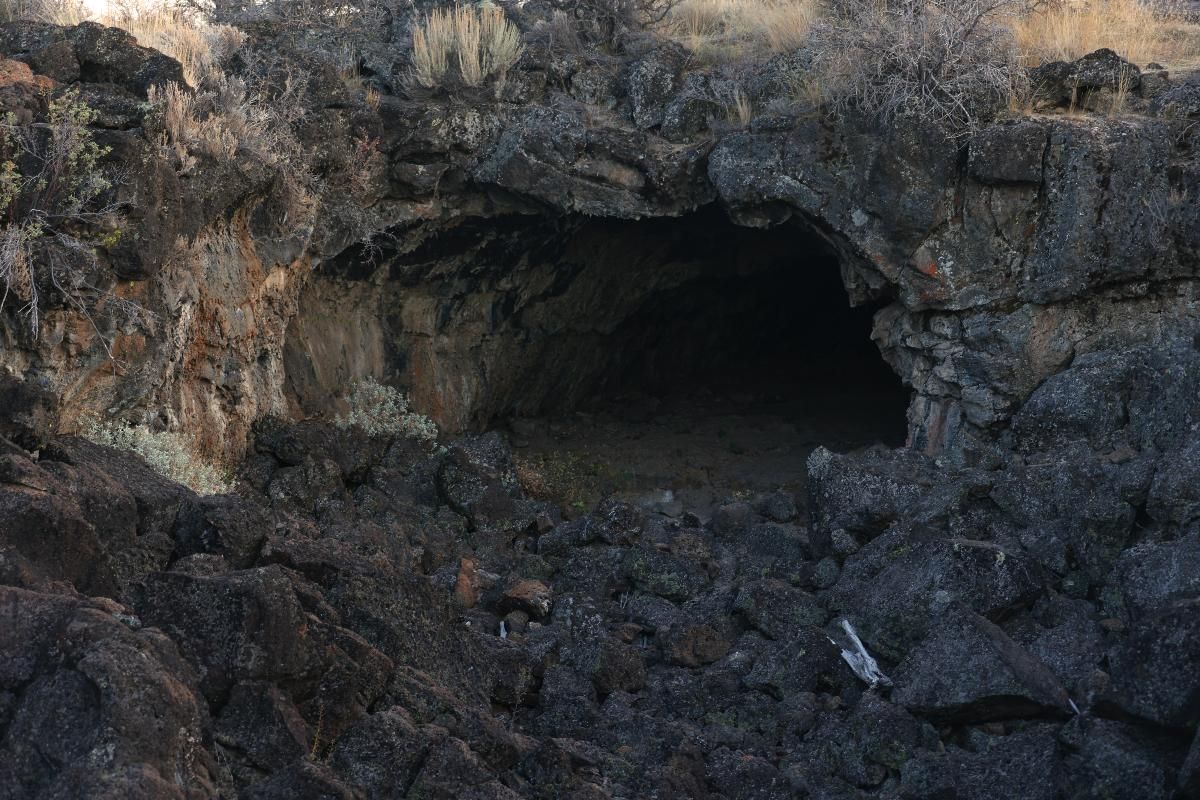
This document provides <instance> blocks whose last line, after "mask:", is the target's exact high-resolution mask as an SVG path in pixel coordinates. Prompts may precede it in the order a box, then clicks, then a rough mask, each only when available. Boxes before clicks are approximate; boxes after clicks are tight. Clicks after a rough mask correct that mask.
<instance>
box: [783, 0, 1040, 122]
mask: <svg viewBox="0 0 1200 800" xmlns="http://www.w3.org/2000/svg"><path fill="white" fill-rule="evenodd" d="M1012 8H1013V6H1012V4H1011V2H1010V0H838V2H837V3H836V4H835V5H834V6H832V7H831V8H830V10H829V11H828V13H826V14H825V16H824V17H823V18H822V19H820V20H818V21H817V22H816V23H815V24H814V25H813V26H812V29H811V30H810V31H809V42H808V45H807V53H808V57H809V59H810V63H811V71H812V73H813V74H814V81H815V84H816V86H817V87H818V88H819V91H820V95H821V99H822V101H823V103H824V105H825V106H826V107H827V108H829V109H830V110H832V111H833V112H835V113H838V114H845V113H851V112H859V113H865V114H867V115H869V116H872V117H875V118H877V119H879V120H880V121H881V122H883V123H887V124H892V123H896V122H897V121H900V120H907V121H909V122H914V123H920V124H922V125H925V126H928V127H930V128H935V129H939V130H941V131H943V132H944V133H946V134H948V135H950V136H961V135H965V134H968V133H970V132H971V131H973V130H974V129H975V128H976V127H977V126H978V125H979V124H980V123H981V122H982V121H985V120H986V119H987V118H988V117H989V116H990V115H991V113H992V112H994V111H995V110H996V109H997V108H999V107H1001V106H1003V105H1005V104H1006V103H1007V102H1008V99H1009V98H1010V97H1011V96H1012V95H1013V94H1014V92H1019V91H1020V84H1021V83H1022V81H1023V80H1024V71H1023V70H1022V69H1021V68H1020V66H1019V64H1018V62H1017V50H1016V43H1015V39H1014V36H1013V32H1012V28H1011V27H1010V26H1009V25H1008V24H1007V15H1009V14H1010V13H1012Z"/></svg>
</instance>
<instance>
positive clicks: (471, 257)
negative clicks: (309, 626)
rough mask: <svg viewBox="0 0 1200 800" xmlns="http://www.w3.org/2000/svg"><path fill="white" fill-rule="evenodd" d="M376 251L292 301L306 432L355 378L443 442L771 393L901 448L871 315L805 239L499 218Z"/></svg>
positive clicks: (321, 276) (897, 408)
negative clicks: (435, 425)
mask: <svg viewBox="0 0 1200 800" xmlns="http://www.w3.org/2000/svg"><path fill="white" fill-rule="evenodd" d="M387 248H388V249H385V250H383V251H382V252H376V253H375V254H374V258H375V260H374V264H375V266H374V268H373V269H364V267H363V264H364V258H363V254H362V253H355V252H353V251H348V252H347V253H346V254H343V256H342V257H340V258H339V259H335V260H334V261H331V262H328V263H327V264H325V265H323V267H322V268H321V270H320V272H319V273H318V275H317V276H316V277H315V278H314V280H313V282H312V284H311V285H310V286H309V288H308V290H307V291H306V292H305V294H304V296H303V297H302V299H301V306H300V312H299V313H298V314H297V317H296V320H295V321H294V322H293V325H292V328H291V329H290V330H289V336H288V343H287V351H286V363H287V368H288V383H289V386H290V388H291V390H292V394H293V397H294V400H295V403H296V404H297V406H298V411H299V412H300V413H302V414H303V415H306V416H312V415H320V414H327V413H329V411H330V406H329V401H330V398H331V397H336V396H337V395H339V394H342V393H344V390H345V387H346V386H347V385H349V383H350V382H352V381H353V379H355V378H357V377H362V376H364V375H368V374H369V375H373V376H376V377H381V378H383V379H384V380H388V381H389V382H392V383H395V384H396V385H399V386H401V387H403V388H405V389H406V390H407V391H409V392H410V393H411V395H412V397H413V401H414V406H415V407H417V408H418V409H421V410H423V411H425V412H426V413H429V414H431V415H432V416H433V417H434V418H435V419H436V420H437V421H438V422H439V423H440V424H441V425H442V426H443V427H444V428H445V429H448V430H451V431H463V430H479V429H484V428H487V427H489V426H491V425H493V424H495V423H496V422H497V421H498V420H503V419H505V418H508V417H513V416H518V417H519V416H529V415H537V414H561V413H566V412H569V411H572V410H577V409H586V408H587V407H589V406H592V405H594V404H596V403H598V402H603V401H605V400H611V399H612V398H617V397H620V396H622V395H623V394H630V393H633V394H641V395H652V396H657V395H664V394H670V393H672V392H677V391H684V392H687V391H697V390H716V391H721V392H736V391H738V389H739V386H741V387H746V388H749V389H751V390H753V391H759V392H761V391H772V388H771V387H772V386H774V391H775V392H776V393H777V394H780V395H783V396H786V397H790V398H792V400H793V401H794V405H795V408H794V413H796V414H805V413H807V414H810V415H811V414H817V415H824V416H825V417H827V418H828V420H829V421H830V423H831V424H837V425H840V426H841V427H842V428H845V429H846V430H847V431H849V433H850V436H849V439H848V440H847V441H850V443H857V444H867V443H870V442H871V441H882V442H884V443H885V444H888V445H891V446H896V445H902V444H904V436H905V432H906V423H905V409H906V406H907V402H908V395H907V392H906V390H905V389H904V388H903V386H902V385H901V384H900V381H899V379H898V378H897V377H896V376H895V375H894V373H892V371H891V370H890V369H889V368H888V367H887V365H886V364H885V363H884V361H883V359H882V358H881V356H880V353H879V351H878V349H877V348H876V347H875V345H874V344H873V343H872V342H871V340H870V334H871V318H872V315H873V313H874V312H875V311H876V310H877V309H878V307H879V306H878V303H876V304H868V305H863V306H859V307H857V308H853V307H851V305H850V300H849V297H848V296H847V293H846V290H845V288H844V284H843V281H844V279H845V276H844V275H843V269H842V265H841V264H840V261H839V258H838V255H837V254H836V252H835V250H834V248H833V247H832V246H831V245H830V243H829V241H828V240H827V239H826V238H825V237H824V236H822V235H821V234H819V233H818V232H817V231H816V230H815V229H814V228H813V227H812V226H811V225H808V224H806V223H805V222H803V221H801V220H792V221H788V222H784V223H782V224H778V225H775V226H772V227H769V228H751V227H745V226H740V225H737V224H735V223H734V222H732V221H731V220H730V219H729V218H728V216H727V215H726V214H725V212H724V211H723V210H722V209H720V208H717V207H709V208H704V209H701V210H699V211H697V212H694V213H691V214H687V215H684V216H681V217H677V218H653V219H645V220H636V221H634V220H614V219H602V218H589V217H584V216H565V217H563V216H559V217H550V216H537V215H506V216H501V217H494V218H471V219H464V220H460V221H457V222H455V223H454V224H451V225H448V226H446V227H444V228H442V229H438V230H436V231H425V232H424V233H421V232H418V235H409V236H405V237H396V239H395V242H394V243H391V244H389V245H387ZM879 302H882V300H881V301H879ZM855 420H857V421H858V423H860V427H861V434H862V435H861V436H859V437H858V439H859V440H860V441H857V442H854V441H851V440H853V439H854V438H855V437H854V436H853V428H854V424H855ZM841 438H843V439H846V437H845V436H843V437H841Z"/></svg>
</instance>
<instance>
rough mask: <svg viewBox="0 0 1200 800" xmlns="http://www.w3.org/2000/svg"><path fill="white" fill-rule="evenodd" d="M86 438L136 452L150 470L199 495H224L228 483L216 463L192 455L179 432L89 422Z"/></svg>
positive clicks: (185, 440) (116, 423)
mask: <svg viewBox="0 0 1200 800" xmlns="http://www.w3.org/2000/svg"><path fill="white" fill-rule="evenodd" d="M81 434H82V435H83V437H84V438H85V439H89V440H91V441H93V442H95V443H96V444H100V445H104V446H105V447H113V448H116V449H117V450H128V451H130V452H133V453H137V454H138V455H139V456H141V457H142V460H144V461H145V462H146V465H147V466H148V467H150V469H152V470H154V471H155V472H157V473H158V474H159V475H162V476H163V477H164V478H167V479H168V480H172V481H175V482H176V483H182V484H183V485H184V486H186V487H188V488H189V489H191V490H192V491H193V492H195V493H196V494H225V493H227V492H229V491H230V488H231V487H230V485H229V482H228V481H227V480H226V479H225V478H224V477H223V476H222V475H221V472H220V470H219V469H217V467H216V466H214V465H213V464H210V463H208V462H206V461H203V460H201V459H199V458H197V457H196V456H194V455H193V454H192V448H191V447H190V446H189V443H188V440H187V439H186V438H185V437H184V436H182V435H181V434H178V433H169V432H167V431H161V432H157V433H156V432H154V431H151V430H150V429H149V428H146V427H145V426H141V425H139V426H130V425H125V424H123V423H119V422H105V423H101V422H97V421H92V422H90V423H88V424H86V425H85V426H84V428H83V430H82V431H81Z"/></svg>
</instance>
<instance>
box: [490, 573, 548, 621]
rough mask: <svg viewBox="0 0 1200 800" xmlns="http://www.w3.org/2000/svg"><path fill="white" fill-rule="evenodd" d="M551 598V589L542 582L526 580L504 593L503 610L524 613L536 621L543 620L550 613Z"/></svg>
mask: <svg viewBox="0 0 1200 800" xmlns="http://www.w3.org/2000/svg"><path fill="white" fill-rule="evenodd" d="M551 596H552V592H551V591H550V587H549V586H547V585H546V584H544V583H542V582H541V581H535V580H524V581H521V582H520V583H518V584H517V585H515V586H513V587H512V588H511V589H509V590H508V591H507V592H505V593H504V598H503V599H502V600H501V608H502V610H505V611H509V610H513V609H516V610H519V611H524V612H525V613H526V614H528V615H529V616H530V617H533V618H534V619H541V618H543V617H545V616H546V615H547V614H549V613H550V602H551Z"/></svg>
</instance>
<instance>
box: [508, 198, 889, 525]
mask: <svg viewBox="0 0 1200 800" xmlns="http://www.w3.org/2000/svg"><path fill="white" fill-rule="evenodd" d="M558 263H559V264H560V265H567V267H568V268H569V269H570V270H571V274H572V275H573V278H572V284H573V285H575V286H581V285H582V286H587V287H589V288H587V289H586V291H582V292H580V293H579V294H578V296H577V297H575V298H574V299H572V300H571V301H570V302H567V303H565V304H564V306H563V308H565V309H569V311H570V315H569V316H570V317H571V319H569V320H565V321H564V320H560V319H557V318H555V320H554V321H547V316H546V315H545V314H544V313H542V314H540V315H539V317H538V319H539V320H541V322H540V324H541V325H542V330H545V331H550V334H549V335H548V336H547V338H546V340H545V342H547V343H555V344H552V345H550V346H546V344H545V343H538V344H533V345H532V347H531V350H530V351H529V352H530V353H537V356H532V355H530V356H527V358H528V359H529V361H530V363H533V362H537V364H538V366H539V371H538V372H537V373H536V375H534V374H530V377H529V380H528V381H527V382H526V383H525V384H524V385H525V386H530V387H532V386H537V387H538V390H537V391H536V392H531V393H529V394H526V395H523V396H521V399H522V400H528V399H529V398H530V397H539V400H538V401H537V403H538V404H537V405H533V406H532V408H533V409H534V410H533V413H532V414H530V413H526V412H523V411H521V410H520V409H519V408H518V409H517V410H516V413H515V414H514V413H512V409H506V410H507V411H509V413H507V414H505V413H501V414H498V415H497V416H496V417H495V418H494V420H495V421H493V422H492V423H490V424H489V425H488V426H487V427H494V426H496V425H498V424H502V423H501V421H503V422H504V423H507V428H508V430H509V432H510V434H511V435H512V440H513V442H514V443H515V444H516V446H517V448H518V453H519V457H520V458H522V459H526V461H527V463H530V464H532V465H534V468H533V469H532V470H531V471H532V472H534V473H536V474H538V475H539V476H541V477H540V478H539V481H541V482H542V483H548V484H549V485H550V487H551V488H550V490H549V491H548V499H553V500H555V501H557V502H558V503H559V505H560V506H562V507H568V506H574V507H576V508H578V509H584V508H590V507H592V506H593V504H594V503H595V502H597V501H598V499H600V498H602V497H606V496H612V495H617V496H622V497H625V498H627V499H631V500H634V501H635V502H638V503H639V504H642V505H644V506H646V507H650V508H655V509H658V510H660V511H663V512H664V513H668V514H677V513H680V511H681V510H682V509H694V510H697V511H700V512H701V513H704V510H705V509H711V508H712V507H713V506H714V504H716V503H718V502H720V500H721V498H723V497H729V496H731V495H736V494H737V493H738V492H741V491H750V492H752V493H753V492H769V491H775V490H781V489H782V490H785V491H789V492H792V493H795V494H796V495H797V496H800V495H801V494H802V491H803V487H804V485H805V483H806V480H807V471H806V466H805V464H806V460H807V457H808V455H809V453H811V452H812V450H813V449H814V448H815V447H816V446H818V445H825V446H827V447H830V448H831V449H834V450H837V451H847V450H852V449H855V448H858V447H864V446H870V445H874V444H883V445H886V446H889V447H899V446H903V445H904V443H905V439H906V435H907V423H906V412H907V406H908V402H909V393H908V390H907V389H906V388H905V387H904V385H903V384H902V383H901V381H900V379H899V378H898V377H897V376H896V374H895V373H894V372H893V371H892V370H891V368H890V367H889V366H888V365H887V363H886V362H885V361H884V360H883V358H882V356H881V354H880V353H879V350H878V349H877V347H876V346H875V344H874V342H873V341H872V340H871V329H872V321H873V317H874V314H875V312H876V311H878V310H879V308H880V307H881V305H882V302H877V303H875V304H870V305H864V306H859V307H851V305H850V300H849V296H848V294H847V292H846V289H845V287H844V286H843V282H842V274H841V269H840V265H839V262H838V257H837V255H836V253H835V252H834V250H833V248H832V247H831V246H830V245H829V244H828V243H827V242H826V241H825V240H824V239H823V238H822V237H821V236H819V235H818V234H816V233H815V232H813V231H812V230H811V229H810V228H809V227H807V226H805V225H802V224H800V223H796V224H789V225H781V226H778V227H775V228H771V229H767V230H761V229H752V228H746V227H739V226H736V225H734V224H732V223H731V222H730V221H729V220H728V219H726V218H725V216H724V215H723V213H721V212H717V211H715V210H714V211H711V212H701V213H699V214H695V215H692V216H690V217H685V218H682V219H678V220H653V221H642V222H636V223H627V222H588V223H586V224H584V225H581V226H580V227H579V228H577V229H576V230H575V231H574V232H573V235H572V236H571V238H570V244H569V246H567V247H566V248H565V250H564V251H563V252H561V253H560V254H558ZM631 286H636V287H641V291H638V292H635V293H633V294H630V287H631ZM647 286H651V287H653V289H652V290H649V291H646V290H645V288H646V287H647ZM566 293H567V294H569V293H570V290H569V289H568V290H567V292H566ZM530 321H531V320H530V319H526V320H525V322H526V323H529V322H530ZM529 329H530V328H529V327H528V326H527V327H526V330H529ZM539 381H541V383H539Z"/></svg>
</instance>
